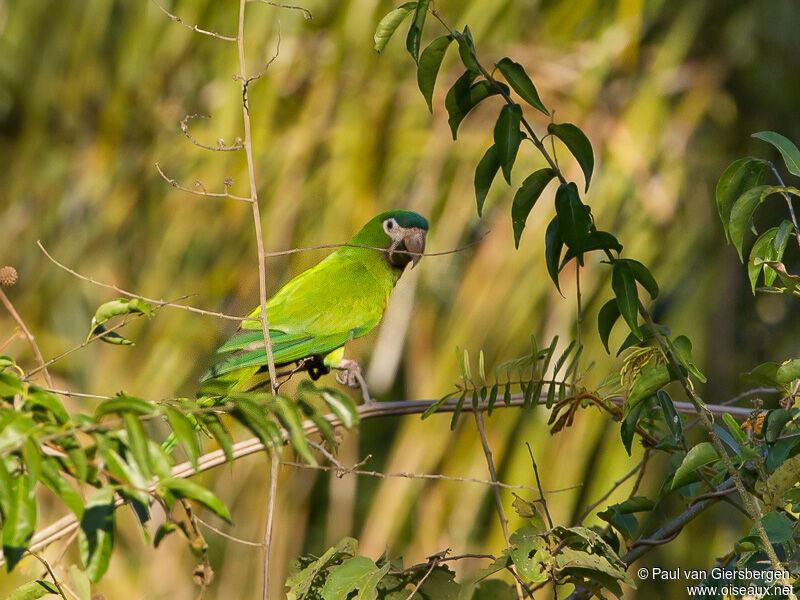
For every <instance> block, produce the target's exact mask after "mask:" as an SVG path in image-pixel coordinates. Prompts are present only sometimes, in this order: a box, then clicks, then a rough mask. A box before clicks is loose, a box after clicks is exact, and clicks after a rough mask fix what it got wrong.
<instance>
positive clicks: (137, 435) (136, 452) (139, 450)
mask: <svg viewBox="0 0 800 600" xmlns="http://www.w3.org/2000/svg"><path fill="white" fill-rule="evenodd" d="M122 419H123V421H124V422H125V431H127V433H128V444H129V446H130V449H131V453H132V454H133V458H134V459H135V460H136V464H137V465H138V467H139V470H140V471H141V472H142V474H143V475H144V477H145V479H148V480H149V479H150V478H151V477H152V472H151V470H150V453H149V452H148V450H147V435H146V434H145V432H144V427H142V422H141V421H140V420H139V419H138V418H136V415H134V414H133V413H129V412H126V413H123V414H122Z"/></svg>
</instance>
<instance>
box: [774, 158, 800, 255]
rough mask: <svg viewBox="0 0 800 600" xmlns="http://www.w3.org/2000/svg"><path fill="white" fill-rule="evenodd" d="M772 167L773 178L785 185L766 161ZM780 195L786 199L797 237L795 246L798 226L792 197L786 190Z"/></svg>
mask: <svg viewBox="0 0 800 600" xmlns="http://www.w3.org/2000/svg"><path fill="white" fill-rule="evenodd" d="M767 164H768V165H769V167H770V169H772V173H773V174H774V175H775V178H776V179H777V180H778V183H780V184H781V185H782V186H784V187H786V184H785V183H784V182H783V178H782V177H781V175H780V173H778V169H776V168H775V165H773V164H772V163H771V162H768V163H767ZM781 195H782V196H783V197H784V199H785V200H786V206H788V207H789V215H790V216H791V217H792V225H794V234H795V237H796V238H797V246H798V247H800V226H798V225H797V217H796V216H795V214H794V205H793V204H792V197H791V195H789V194H787V193H786V192H781Z"/></svg>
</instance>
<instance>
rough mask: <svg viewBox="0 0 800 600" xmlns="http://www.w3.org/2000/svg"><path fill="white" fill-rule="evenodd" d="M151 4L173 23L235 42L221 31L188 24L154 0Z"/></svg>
mask: <svg viewBox="0 0 800 600" xmlns="http://www.w3.org/2000/svg"><path fill="white" fill-rule="evenodd" d="M153 4H155V5H156V6H157V7H158V8H159V10H161V12H163V13H164V14H165V15H167V16H168V17H169V18H170V20H172V21H173V22H174V23H178V24H179V25H183V26H184V27H186V29H189V30H191V31H194V32H195V33H200V34H202V35H207V36H209V37H213V38H217V39H218V40H224V41H226V42H235V41H236V38H235V37H230V36H227V35H222V34H221V33H217V32H216V31H209V30H207V29H200V28H199V27H198V26H197V25H189V24H188V23H187V22H186V21H184V20H183V19H181V18H180V17H179V16H177V15H173V14H172V13H171V12H169V11H168V10H167V9H166V8H164V7H163V6H161V5H160V4H159V3H158V2H156V0H153Z"/></svg>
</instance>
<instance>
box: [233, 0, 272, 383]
mask: <svg viewBox="0 0 800 600" xmlns="http://www.w3.org/2000/svg"><path fill="white" fill-rule="evenodd" d="M246 6H247V0H239V30H238V34H237V35H236V47H237V49H238V52H239V79H240V81H241V84H242V121H243V123H244V151H245V154H246V155H247V175H248V178H249V182H250V206H251V207H252V209H253V226H254V228H255V234H256V247H257V248H258V295H259V299H260V301H261V310H260V311H259V312H260V314H259V320H260V321H261V330H262V332H263V334H264V348H265V350H266V352H267V368H268V370H269V380H270V388H271V390H272V394H273V395H275V394H276V393H277V388H276V387H275V386H276V385H277V382H278V378H277V375H276V373H275V359H274V357H273V356H272V342H271V341H270V337H269V322H268V321H267V275H266V270H267V268H266V264H265V260H264V236H263V234H262V232H261V212H260V210H259V207H258V190H257V188H256V171H255V167H254V165H253V140H252V136H251V134H250V112H249V111H248V109H247V84H246V82H247V64H246V62H245V58H244V13H245V7H246Z"/></svg>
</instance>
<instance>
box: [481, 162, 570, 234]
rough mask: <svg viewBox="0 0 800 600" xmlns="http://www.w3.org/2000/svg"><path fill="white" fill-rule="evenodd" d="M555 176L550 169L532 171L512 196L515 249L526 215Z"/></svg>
mask: <svg viewBox="0 0 800 600" xmlns="http://www.w3.org/2000/svg"><path fill="white" fill-rule="evenodd" d="M493 147H494V146H493ZM555 176H556V174H555V171H553V169H550V168H545V169H539V170H538V171H534V172H533V173H531V174H530V175H528V176H527V177H526V178H525V181H523V182H522V185H521V186H520V188H519V189H518V190H517V193H516V194H514V201H513V202H512V203H511V223H512V225H513V226H514V245H515V246H516V247H517V248H519V239H520V237H521V236H522V230H523V229H524V228H525V221H526V220H527V219H528V215H529V214H530V212H531V210H532V209H533V207H534V205H535V204H536V201H537V200H538V199H539V196H541V195H542V192H543V191H544V188H545V187H547V184H548V183H550V181H552V179H553V178H554V177H555Z"/></svg>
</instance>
